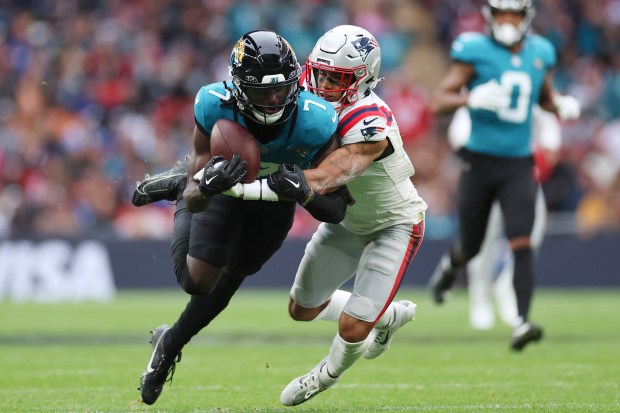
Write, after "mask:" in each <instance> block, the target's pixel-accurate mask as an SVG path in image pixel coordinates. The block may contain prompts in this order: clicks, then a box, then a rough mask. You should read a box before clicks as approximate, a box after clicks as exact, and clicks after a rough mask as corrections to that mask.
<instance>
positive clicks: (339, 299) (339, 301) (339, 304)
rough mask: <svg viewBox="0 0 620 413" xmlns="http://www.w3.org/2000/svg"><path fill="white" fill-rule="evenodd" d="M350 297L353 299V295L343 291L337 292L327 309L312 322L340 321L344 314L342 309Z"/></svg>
mask: <svg viewBox="0 0 620 413" xmlns="http://www.w3.org/2000/svg"><path fill="white" fill-rule="evenodd" d="M349 297H351V293H350V292H348V291H343V290H336V291H335V292H334V294H333V295H332V298H331V300H330V301H329V304H328V305H327V307H325V308H324V309H323V311H321V312H320V313H319V315H318V316H316V318H315V319H314V320H312V321H316V320H325V321H338V320H339V319H340V314H341V313H342V309H343V308H344V306H345V305H346V303H347V301H349Z"/></svg>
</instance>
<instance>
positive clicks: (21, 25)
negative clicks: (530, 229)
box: [0, 0, 620, 239]
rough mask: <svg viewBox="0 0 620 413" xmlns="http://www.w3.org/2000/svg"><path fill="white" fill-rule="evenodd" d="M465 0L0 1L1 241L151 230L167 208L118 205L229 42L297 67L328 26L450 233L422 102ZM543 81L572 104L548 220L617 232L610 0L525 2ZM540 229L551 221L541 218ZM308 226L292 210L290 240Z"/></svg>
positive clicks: (475, 21) (218, 69)
mask: <svg viewBox="0 0 620 413" xmlns="http://www.w3.org/2000/svg"><path fill="white" fill-rule="evenodd" d="M481 3H482V2H481V1H474V0H417V1H416V0H295V1H290V0H286V1H285V0H281V1H276V0H255V1H234V0H132V1H123V0H79V1H78V0H0V236H1V237H9V236H20V235H37V236H68V237H73V236H96V237H122V238H159V239H166V238H168V237H169V236H170V234H171V230H172V213H173V210H174V208H173V207H172V206H170V205H168V204H166V203H158V204H156V205H151V206H148V207H143V208H135V207H133V206H132V205H131V194H132V192H133V190H134V188H135V183H136V181H137V180H140V179H141V178H142V177H143V176H144V174H145V173H151V174H153V173H158V172H162V171H164V170H166V169H169V168H170V167H172V166H173V165H174V163H175V161H176V160H179V159H182V158H183V157H184V156H185V155H186V154H187V153H189V151H190V147H191V133H192V130H193V127H194V118H193V98H194V95H195V94H196V92H197V91H198V90H199V89H200V87H201V86H202V85H204V84H207V83H211V82H217V81H222V80H225V79H228V60H229V57H230V52H231V49H232V46H233V44H234V43H235V42H236V41H237V39H238V38H239V37H241V35H242V34H243V33H245V32H247V31H250V30H254V29H260V28H265V29H271V30H275V31H277V32H278V33H280V34H282V35H283V36H284V37H285V38H286V39H287V40H288V41H289V43H291V45H292V46H293V47H294V49H295V50H296V53H297V57H298V59H299V60H300V62H303V61H305V59H306V57H307V55H308V54H309V52H310V50H311V49H312V46H313V45H314V43H315V42H316V40H317V39H318V38H319V37H320V36H321V35H322V34H323V33H324V32H325V31H327V30H328V29H330V28H331V27H333V26H335V25H338V24H347V23H348V24H355V25H359V26H362V27H364V28H366V29H368V30H369V31H370V32H372V33H373V34H374V35H375V36H376V37H377V39H378V41H379V44H380V46H381V50H382V54H383V61H382V68H381V69H382V75H383V76H385V78H386V79H385V80H384V81H383V82H381V83H380V86H379V87H378V89H377V92H378V93H379V95H380V96H382V97H383V98H384V100H386V101H387V103H388V104H389V105H390V106H391V108H392V109H393V110H394V112H395V116H396V120H397V122H398V124H399V126H400V129H401V132H402V134H403V137H404V140H405V144H406V147H407V150H408V152H409V154H410V156H411V158H412V159H413V162H414V165H415V167H416V176H415V178H414V182H415V184H416V186H417V188H418V191H419V192H420V193H421V195H422V196H423V198H424V199H425V200H426V201H427V203H428V204H429V209H428V216H427V217H428V221H427V225H426V228H427V236H428V237H431V238H441V237H447V236H451V235H453V234H454V231H455V230H456V228H457V224H456V218H455V206H456V205H455V197H456V194H455V189H456V183H457V179H458V173H459V162H458V160H457V158H456V157H455V156H454V155H453V153H452V152H451V149H450V147H449V145H448V143H447V140H446V130H447V124H448V122H449V120H450V117H442V118H435V117H433V116H432V115H431V114H430V113H429V112H428V110H427V109H426V103H427V101H428V98H429V95H430V94H431V93H432V91H433V89H434V87H435V86H436V85H437V82H438V81H439V79H440V78H441V77H442V76H443V75H444V73H445V71H446V69H447V67H448V65H449V63H450V60H449V47H450V43H451V42H452V40H453V39H454V38H455V36H457V35H458V34H459V33H461V32H464V31H483V30H484V27H485V22H484V20H483V18H482V15H481V14H480V5H481ZM534 4H535V6H536V9H537V17H536V19H535V20H534V25H533V27H534V30H535V31H536V32H537V33H539V34H541V35H543V36H545V37H547V38H548V39H549V40H551V41H552V42H553V44H554V45H555V46H556V48H557V52H558V66H557V70H556V72H555V85H556V87H557V88H558V90H560V91H561V92H562V93H568V94H572V95H574V96H575V97H577V99H578V100H579V101H580V103H581V105H582V111H583V116H582V117H581V119H580V120H578V121H576V122H572V123H570V124H563V139H564V140H563V147H562V149H561V151H560V153H559V154H557V156H555V157H551V158H549V159H547V163H546V165H545V168H543V171H542V177H543V179H544V190H545V194H546V196H547V202H548V206H549V209H550V211H551V212H552V213H553V216H554V217H556V219H555V220H554V219H552V220H551V227H550V230H575V231H577V232H578V233H579V234H580V235H583V236H589V235H592V234H596V233H600V232H605V231H620V0H537V1H536V0H535V1H534ZM554 223H555V224H554ZM315 226H316V222H314V221H313V220H312V219H311V218H309V217H308V215H306V214H304V213H303V212H302V211H300V212H299V214H298V219H297V220H296V223H295V226H294V228H293V231H292V234H291V235H292V236H298V237H305V236H308V234H309V233H310V232H311V231H313V229H314V227H315Z"/></svg>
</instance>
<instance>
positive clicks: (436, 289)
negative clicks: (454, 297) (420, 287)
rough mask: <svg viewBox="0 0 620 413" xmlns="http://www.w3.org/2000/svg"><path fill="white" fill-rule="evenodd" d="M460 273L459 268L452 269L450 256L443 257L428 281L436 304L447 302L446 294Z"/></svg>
mask: <svg viewBox="0 0 620 413" xmlns="http://www.w3.org/2000/svg"><path fill="white" fill-rule="evenodd" d="M458 273H459V268H454V267H452V265H451V260H450V256H449V255H443V256H442V257H441V259H440V260H439V264H437V268H435V271H434V272H433V275H432V276H431V278H430V279H429V281H428V286H429V288H430V289H431V292H432V294H433V301H435V303H436V304H442V303H443V302H444V301H445V300H446V293H447V292H448V291H450V290H451V289H452V286H453V285H454V282H455V281H456V276H457V275H458Z"/></svg>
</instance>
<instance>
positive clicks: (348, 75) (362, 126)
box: [280, 25, 427, 406]
mask: <svg viewBox="0 0 620 413" xmlns="http://www.w3.org/2000/svg"><path fill="white" fill-rule="evenodd" d="M380 66H381V50H380V48H379V45H378V44H377V41H376V40H375V38H374V37H373V35H372V34H370V33H369V32H368V31H367V30H365V29H362V28H360V27H357V26H350V25H343V26H337V27H335V28H333V29H332V30H329V31H328V32H327V33H325V34H324V35H323V36H322V37H321V38H320V39H319V40H318V42H317V43H316V45H315V47H314V49H313V51H312V53H311V55H310V57H309V58H308V61H307V63H306V85H305V86H306V87H307V89H308V90H309V91H311V92H312V93H315V94H316V95H318V96H321V97H322V98H324V99H325V100H327V101H329V102H330V103H332V104H333V105H334V107H335V108H336V111H337V112H338V116H339V122H338V129H337V131H338V132H339V134H340V136H342V147H341V148H339V149H337V150H336V151H334V152H333V153H331V154H330V155H329V156H328V157H327V158H326V159H325V160H324V161H322V162H321V163H320V164H319V166H318V168H315V169H309V170H306V171H303V174H304V178H305V180H307V184H308V185H307V189H306V192H308V191H309V192H311V193H312V192H317V193H327V192H330V191H333V190H334V189H335V188H338V187H340V186H342V185H345V184H346V185H347V187H348V189H349V191H350V192H351V195H352V196H353V198H354V199H355V201H356V202H355V204H353V205H352V206H350V207H349V208H347V211H346V214H345V218H344V220H343V221H342V222H341V223H339V224H335V225H331V224H327V225H326V224H321V225H320V226H319V228H318V230H317V231H316V233H315V234H314V235H313V237H312V239H311V240H310V242H309V243H308V245H307V247H306V252H305V255H304V257H303V259H302V260H301V263H300V266H299V269H298V271H297V274H296V276H295V282H294V283H293V286H292V289H291V298H290V302H289V314H290V315H291V317H292V318H293V319H295V320H298V321H312V320H328V321H337V322H338V333H337V334H336V336H335V337H334V339H333V341H332V345H331V348H330V350H329V353H328V354H327V356H326V357H325V358H323V359H322V360H321V361H320V362H319V363H318V364H317V365H316V366H315V367H314V368H313V369H312V370H311V371H310V372H309V373H307V374H305V375H303V376H300V377H298V378H296V379H294V380H293V381H291V382H290V384H289V385H288V386H286V388H285V389H284V390H283V391H282V394H281V396H280V401H281V402H282V403H283V404H284V405H287V406H293V405H298V404H300V403H303V402H305V401H306V400H309V399H310V398H311V397H313V396H315V395H316V394H318V393H320V392H321V391H323V390H326V389H328V388H329V387H331V386H332V385H333V384H334V383H335V382H336V381H337V380H338V379H339V378H340V376H341V375H342V374H343V373H344V372H345V371H346V370H347V369H348V368H350V367H351V366H352V365H353V364H354V363H355V362H356V361H357V360H358V359H359V358H360V357H362V356H364V357H365V358H369V359H370V358H375V357H377V356H379V355H381V354H382V353H383V352H384V351H385V350H386V349H387V348H388V347H389V345H390V342H391V340H392V337H393V335H394V333H395V332H396V330H398V329H399V328H400V327H401V326H402V325H404V324H405V323H407V322H408V321H410V320H411V319H412V318H413V316H414V314H415V307H416V305H415V304H414V303H412V302H411V301H405V300H403V301H398V302H392V299H393V298H394V296H395V294H396V292H397V291H398V288H399V286H400V284H401V281H402V279H403V276H404V275H405V272H406V270H407V267H408V266H409V264H410V263H411V261H412V260H413V258H414V256H415V254H416V252H417V251H418V248H419V247H420V244H421V242H422V239H423V236H424V216H425V211H426V208H427V205H426V203H425V202H424V201H423V200H422V198H421V197H420V196H419V195H418V193H417V191H416V189H415V187H414V185H413V183H412V182H411V177H412V176H413V175H414V169H413V165H412V163H411V161H410V160H409V157H408V156H407V154H406V152H405V150H404V149H403V142H402V139H401V136H400V132H399V130H398V125H397V124H396V120H395V119H394V116H393V114H392V111H391V110H390V108H389V107H388V105H387V104H386V103H385V102H384V101H383V100H382V99H381V98H379V96H377V95H376V94H375V93H374V92H373V91H372V89H373V88H374V87H375V86H376V85H377V83H378V82H379V81H380V80H381V79H380V78H379V69H380ZM353 276H355V284H354V286H353V291H352V292H346V291H343V290H340V289H339V288H340V286H341V285H342V284H343V283H345V282H346V281H347V280H349V279H351V278H352V277H353Z"/></svg>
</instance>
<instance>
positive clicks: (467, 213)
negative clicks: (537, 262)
mask: <svg viewBox="0 0 620 413" xmlns="http://www.w3.org/2000/svg"><path fill="white" fill-rule="evenodd" d="M482 12H483V14H484V16H485V18H486V19H487V22H488V25H489V29H490V30H489V31H490V36H487V35H483V34H481V33H464V34H462V35H460V36H459V37H458V38H457V39H456V40H455V41H454V43H453V44H452V49H451V56H452V58H453V60H454V62H453V63H452V65H451V66H450V69H449V71H448V74H447V75H446V76H445V77H444V79H443V80H442V81H441V83H440V85H439V87H438V88H437V90H436V91H435V93H434V95H433V99H432V102H431V109H432V110H433V111H434V112H435V113H451V112H454V111H455V110H456V109H457V108H459V107H461V106H467V107H468V109H469V113H470V116H471V119H472V130H471V134H470V139H469V141H468V142H467V144H466V146H465V148H464V149H463V151H462V152H461V156H462V157H463V159H464V162H463V173H462V174H461V180H460V183H459V225H460V244H459V243H454V244H453V247H452V249H451V252H450V253H447V254H445V255H444V256H443V257H442V259H441V261H440V265H439V266H438V268H437V270H436V271H435V273H434V274H433V276H432V277H431V281H430V283H431V287H432V290H433V298H434V299H435V301H436V302H437V303H441V302H443V301H444V296H445V293H446V292H447V291H448V290H449V289H450V288H451V287H452V285H453V284H454V280H455V278H456V275H457V274H458V273H459V271H460V270H461V269H462V268H463V267H464V266H465V265H466V264H467V262H468V261H469V260H471V259H472V258H473V257H474V256H476V255H477V254H478V252H479V251H480V247H481V245H482V241H483V239H484V234H485V232H486V227H487V220H488V217H489V214H490V211H491V207H492V205H493V202H494V201H495V200H498V201H499V203H500V205H501V209H502V213H503V217H504V226H505V232H506V236H507V238H508V240H509V244H510V248H511V249H512V251H513V253H514V257H515V265H514V268H515V269H514V277H513V285H514V288H515V293H516V296H517V309H518V317H519V323H518V326H516V327H515V328H514V329H513V333H512V338H511V343H510V346H511V348H512V349H513V350H517V351H519V350H522V349H523V348H524V347H525V346H526V345H527V344H528V343H530V342H532V341H538V340H540V339H541V338H542V335H543V333H542V328H541V327H540V326H538V325H536V324H534V323H531V322H529V320H528V318H529V310H530V304H531V299H532V295H533V292H534V278H535V277H534V257H533V253H532V247H531V242H530V235H531V232H532V227H533V222H534V210H535V205H536V184H535V182H534V179H533V176H532V167H533V156H532V145H531V135H532V128H531V122H532V108H533V106H534V105H535V104H536V103H538V104H539V105H540V106H541V107H542V108H543V109H545V110H548V111H551V112H554V113H557V114H558V115H559V116H560V117H561V118H563V119H569V118H575V117H577V116H579V112H580V109H579V104H578V102H577V101H576V100H575V99H574V98H573V97H570V96H559V95H557V94H555V93H554V91H553V86H552V76H551V72H550V69H551V68H552V67H553V66H554V65H555V59H556V58H555V50H554V48H553V45H552V44H551V43H550V42H549V41H547V40H546V39H544V38H542V37H540V36H537V35H528V34H526V33H527V31H528V29H529V26H530V23H531V21H532V19H533V17H534V9H533V8H532V3H531V1H530V0H488V1H487V5H486V6H484V7H483V9H482ZM464 87H467V89H468V90H469V93H462V90H463V88H464Z"/></svg>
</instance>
